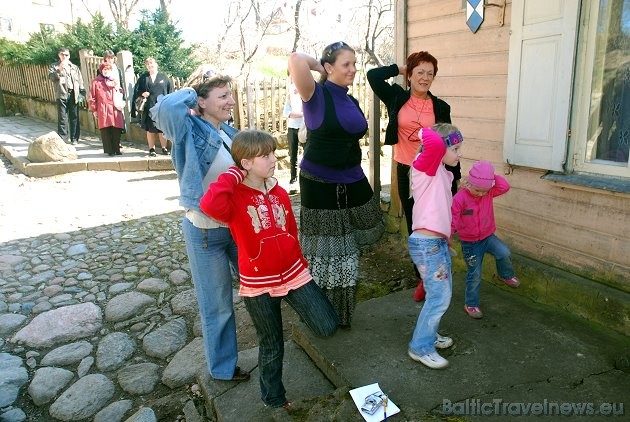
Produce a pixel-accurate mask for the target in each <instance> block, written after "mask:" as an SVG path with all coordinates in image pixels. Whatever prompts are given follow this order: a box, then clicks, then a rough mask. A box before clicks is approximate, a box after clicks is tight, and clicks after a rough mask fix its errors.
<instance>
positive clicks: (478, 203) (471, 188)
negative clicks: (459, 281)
mask: <svg viewBox="0 0 630 422" xmlns="http://www.w3.org/2000/svg"><path fill="white" fill-rule="evenodd" d="M509 189H510V185H509V183H508V182H507V180H505V178H504V177H502V176H499V175H498V174H494V167H493V166H492V164H491V163H490V162H489V161H477V162H475V163H474V164H473V166H472V168H471V169H470V173H468V178H467V180H466V183H465V184H464V186H463V188H462V189H460V191H459V192H457V194H456V195H455V196H454V197H453V207H452V215H453V222H452V232H453V233H455V232H457V233H458V234H459V240H460V242H461V245H462V253H463V254H464V260H465V261H466V266H467V268H468V272H467V273H466V295H465V305H464V310H465V311H466V313H467V314H468V315H469V316H470V317H471V318H481V317H483V313H482V312H481V309H480V308H479V290H480V287H481V270H482V266H483V257H484V255H485V254H486V253H489V254H490V255H492V256H494V258H495V260H496V265H497V273H498V274H499V278H500V279H501V281H503V282H504V283H505V284H507V285H508V286H510V287H518V286H519V285H520V282H519V280H518V278H516V276H515V275H514V268H513V267H512V261H511V259H510V249H509V248H508V247H507V246H506V244H505V243H503V241H501V239H499V238H498V237H497V236H495V234H494V232H495V230H496V225H495V223H494V207H493V199H494V197H496V196H499V195H503V194H504V193H505V192H507V191H508V190H509Z"/></svg>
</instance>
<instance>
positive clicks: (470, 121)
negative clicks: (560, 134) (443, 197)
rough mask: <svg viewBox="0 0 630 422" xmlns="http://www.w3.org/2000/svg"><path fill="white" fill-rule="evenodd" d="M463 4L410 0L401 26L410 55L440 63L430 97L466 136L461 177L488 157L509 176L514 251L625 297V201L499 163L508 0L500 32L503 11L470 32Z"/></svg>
mask: <svg viewBox="0 0 630 422" xmlns="http://www.w3.org/2000/svg"><path fill="white" fill-rule="evenodd" d="M500 2H501V1H495V2H494V3H500ZM462 3H464V2H462V0H408V1H407V2H406V5H407V8H406V13H407V21H406V27H405V28H404V29H405V31H406V34H407V39H406V43H407V54H409V53H411V52H413V51H419V50H427V51H429V52H430V53H431V54H433V55H434V56H435V57H436V58H437V59H438V73H437V77H436V79H435V81H434V82H433V85H432V87H431V92H432V93H433V94H435V95H437V96H438V97H440V98H442V99H444V100H445V101H446V102H448V103H449V104H450V105H451V117H452V119H453V123H454V124H455V125H456V126H458V127H459V128H460V129H461V131H462V134H463V135H464V139H465V141H464V144H463V147H462V150H463V159H462V173H463V174H464V175H466V174H467V173H468V170H469V168H470V166H471V164H472V162H473V161H475V160H479V159H485V160H490V161H491V162H492V163H493V164H494V166H495V167H496V168H497V171H498V172H502V173H504V174H505V175H506V178H507V179H508V181H509V182H510V184H511V185H512V189H511V190H510V192H508V193H507V194H506V195H504V196H502V197H500V198H497V200H496V201H495V213H496V218H497V226H498V234H499V236H500V237H502V238H503V239H504V240H505V241H506V242H507V243H508V244H509V245H510V247H511V249H512V250H513V251H514V252H517V253H520V254H522V255H525V256H527V257H529V258H533V259H535V260H538V261H542V262H544V263H546V264H549V265H552V266H555V267H558V268H561V269H564V270H567V271H569V272H571V273H574V274H578V275H580V276H583V277H586V278H588V279H591V280H595V281H599V282H602V283H605V284H608V285H611V286H614V287H616V288H619V289H620V290H622V291H626V292H630V224H628V222H629V221H630V195H626V194H620V193H612V192H607V191H603V190H598V189H586V188H579V187H577V186H570V185H559V184H557V183H554V182H551V181H547V180H544V179H541V177H542V176H543V175H544V173H545V172H544V171H540V170H535V169H531V168H524V167H520V168H511V167H509V166H508V165H507V164H505V163H504V162H503V130H504V119H505V109H506V89H507V68H508V55H509V52H508V46H509V29H510V16H511V1H508V2H507V5H506V8H505V16H504V25H503V26H501V25H500V24H499V21H500V13H501V11H500V9H499V8H498V7H486V9H485V19H484V22H483V24H482V25H481V27H480V29H479V30H478V31H477V33H475V34H473V33H472V32H471V31H470V30H469V29H468V27H467V26H466V10H465V8H463V7H462ZM533 89H535V88H533ZM538 94H543V93H538ZM534 95H537V94H536V93H535V92H534Z"/></svg>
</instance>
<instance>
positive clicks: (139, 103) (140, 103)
mask: <svg viewBox="0 0 630 422" xmlns="http://www.w3.org/2000/svg"><path fill="white" fill-rule="evenodd" d="M146 103H147V99H146V98H145V97H138V98H136V101H135V104H136V111H137V112H138V113H140V112H142V111H144V105H145V104H146Z"/></svg>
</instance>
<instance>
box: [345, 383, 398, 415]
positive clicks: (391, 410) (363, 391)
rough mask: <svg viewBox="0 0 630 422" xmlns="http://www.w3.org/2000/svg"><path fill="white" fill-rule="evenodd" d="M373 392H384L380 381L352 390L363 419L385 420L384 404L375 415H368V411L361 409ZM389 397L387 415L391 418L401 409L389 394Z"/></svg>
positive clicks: (351, 392)
mask: <svg viewBox="0 0 630 422" xmlns="http://www.w3.org/2000/svg"><path fill="white" fill-rule="evenodd" d="M372 393H383V390H381V387H379V386H378V383H374V384H370V385H366V386H363V387H358V388H355V389H353V390H350V395H351V396H352V400H354V404H355V405H356V406H357V409H359V413H360V414H361V416H363V419H365V420H366V422H380V421H382V420H385V418H384V410H385V409H383V406H381V407H380V408H379V409H378V410H377V411H376V413H374V414H373V415H368V414H367V413H365V412H362V411H361V406H363V403H365V398H366V397H367V396H369V395H370V394H372ZM387 397H388V400H387V417H388V418H389V417H390V416H392V415H395V414H396V413H398V412H400V409H399V408H398V406H396V405H395V404H394V402H393V401H391V399H389V396H387Z"/></svg>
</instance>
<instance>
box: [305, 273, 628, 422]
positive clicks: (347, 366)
mask: <svg viewBox="0 0 630 422" xmlns="http://www.w3.org/2000/svg"><path fill="white" fill-rule="evenodd" d="M454 278H455V280H454V287H453V299H452V301H451V307H450V309H449V310H448V311H447V313H446V315H445V316H444V318H443V319H442V323H441V329H440V331H441V333H442V334H445V335H449V336H451V337H452V338H453V340H454V345H453V347H451V348H450V349H448V350H446V351H443V353H442V355H443V356H444V357H446V358H447V359H448V360H449V362H450V365H449V367H447V368H446V369H444V370H432V369H429V368H427V367H425V366H423V365H422V364H419V363H417V362H414V361H412V360H411V359H410V358H409V357H408V356H407V344H408V342H409V340H410V338H411V334H412V331H413V328H414V327H415V323H416V320H417V317H418V314H419V312H420V309H421V306H422V304H421V303H420V304H419V303H416V302H414V301H413V297H412V296H413V290H407V291H403V292H399V293H395V294H391V295H388V296H385V297H382V298H378V299H373V300H370V301H366V302H363V303H360V304H359V305H358V306H357V310H356V317H355V319H354V321H353V324H352V329H350V330H340V331H338V332H337V334H335V335H334V336H333V337H331V338H327V339H320V338H317V337H315V336H313V335H312V334H310V331H309V330H308V329H306V328H305V327H304V326H303V325H299V326H298V327H296V329H295V330H294V340H295V341H296V342H297V343H298V344H299V345H300V346H301V347H303V348H304V349H305V351H306V352H307V353H308V354H309V356H311V359H312V360H313V361H314V362H315V363H316V364H317V365H318V366H319V367H320V369H321V370H322V372H324V373H325V374H326V375H327V376H328V377H329V379H330V380H331V381H332V382H333V383H334V384H335V385H336V386H337V387H340V386H343V385H347V386H349V387H350V388H354V387H359V386H363V385H366V384H371V383H374V382H378V383H379V384H380V386H381V388H383V390H384V391H385V392H386V393H388V394H389V395H390V397H391V399H392V400H393V401H394V402H395V403H396V404H397V405H398V406H399V407H400V408H401V409H402V417H403V418H406V420H416V418H420V417H423V416H424V417H426V415H427V414H432V413H440V412H441V411H442V408H443V405H444V404H445V403H448V402H451V403H460V402H464V401H465V400H467V399H469V400H472V399H481V400H482V401H483V400H485V401H490V402H491V401H492V399H501V400H503V401H504V402H513V401H517V402H519V403H536V402H542V400H547V401H549V402H571V403H581V402H595V401H597V405H599V403H601V402H610V403H613V402H616V403H623V401H624V400H625V401H626V402H628V399H629V398H630V396H628V394H627V392H628V391H630V377H628V376H627V375H628V374H627V373H625V372H622V371H619V370H616V369H614V362H615V359H617V358H618V357H619V356H622V355H627V354H628V353H629V351H630V339H629V338H628V337H623V336H620V335H618V334H615V333H613V332H612V331H611V332H608V331H602V329H601V328H599V327H596V326H594V325H590V324H588V323H587V322H585V321H583V320H579V319H576V318H575V317H570V316H568V315H565V314H562V313H561V312H560V311H558V310H557V309H553V308H549V307H544V306H542V305H537V304H535V303H533V302H529V301H527V300H526V299H523V298H522V297H520V296H518V295H516V294H513V293H512V292H511V291H507V290H504V289H501V288H498V287H496V286H492V285H488V284H485V285H483V287H482V296H481V297H482V309H483V311H484V313H485V315H486V316H485V317H484V318H483V319H481V320H474V319H471V318H469V317H468V316H467V315H466V314H465V313H464V311H463V309H462V308H463V290H464V275H463V274H458V275H455V277H454ZM577 387H579V388H577ZM629 404H630V402H629V403H626V405H629ZM463 416H467V415H463ZM468 416H470V415H468ZM503 416H505V415H503ZM508 416H509V415H508ZM494 417H495V418H496V415H495V416H494ZM495 420H496V419H495ZM519 420H520V419H519Z"/></svg>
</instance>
